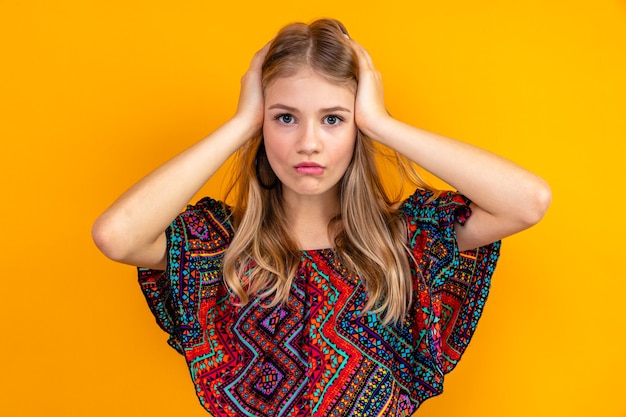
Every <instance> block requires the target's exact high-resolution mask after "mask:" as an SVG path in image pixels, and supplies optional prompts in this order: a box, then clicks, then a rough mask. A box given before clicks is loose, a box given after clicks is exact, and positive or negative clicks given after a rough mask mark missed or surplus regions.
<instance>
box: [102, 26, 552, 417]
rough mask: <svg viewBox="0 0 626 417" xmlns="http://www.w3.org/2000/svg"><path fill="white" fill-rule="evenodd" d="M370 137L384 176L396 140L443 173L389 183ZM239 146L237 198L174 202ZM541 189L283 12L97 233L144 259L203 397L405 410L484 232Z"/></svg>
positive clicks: (468, 289) (483, 246) (434, 353)
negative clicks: (201, 129) (409, 183)
mask: <svg viewBox="0 0 626 417" xmlns="http://www.w3.org/2000/svg"><path fill="white" fill-rule="evenodd" d="M374 142H377V143H378V145H375V143H374ZM380 145H382V146H380ZM380 148H387V149H391V150H393V151H395V152H396V153H397V156H398V164H397V166H398V167H399V168H400V169H401V171H402V175H400V176H398V178H407V175H408V177H411V178H413V177H414V176H413V175H411V169H410V166H411V165H410V163H408V161H406V159H408V160H410V161H412V162H414V163H416V164H418V165H420V166H422V167H423V168H425V169H427V170H429V171H430V172H432V173H434V174H435V175H437V176H438V177H440V178H442V179H443V180H444V181H446V182H447V183H448V184H451V185H452V186H453V187H455V188H456V189H457V190H459V192H458V193H457V192H451V191H447V192H436V191H434V190H431V189H429V188H428V187H426V186H425V185H424V184H423V183H417V184H415V187H416V188H417V189H416V190H415V192H414V193H413V194H412V195H411V196H410V197H409V198H408V199H406V200H405V201H402V202H400V201H396V200H394V199H392V198H391V197H389V196H388V193H387V191H386V189H385V187H384V184H383V183H382V181H381V178H380V176H379V174H378V171H377V162H376V154H377V149H380ZM238 150H239V158H240V164H239V167H240V168H239V172H238V173H237V174H236V175H235V177H234V178H235V181H234V184H233V188H232V189H231V191H232V192H233V193H234V204H232V206H228V205H226V204H225V203H223V202H219V201H216V200H213V199H211V198H205V199H202V200H201V201H199V202H198V203H197V204H196V205H194V206H189V207H188V208H187V209H186V210H185V211H184V212H183V213H182V214H179V212H180V210H181V209H182V208H183V207H184V206H185V204H187V202H188V201H189V200H190V199H191V198H192V197H193V195H194V194H195V193H196V192H197V191H198V190H199V189H200V187H201V186H202V185H203V184H204V183H205V182H206V181H207V180H208V179H209V178H210V177H211V176H212V175H213V174H214V173H215V171H216V170H217V169H218V168H219V167H220V165H221V164H222V163H223V162H224V161H226V159H227V158H228V157H229V156H231V154H233V153H234V152H236V151H238ZM400 155H402V156H400ZM460 193H462V194H460ZM470 201H471V202H470ZM549 202H550V190H549V188H548V186H547V185H546V183H545V182H544V181H543V180H542V179H540V178H539V177H537V176H536V175H534V174H532V173H530V172H528V171H526V170H524V169H522V168H520V167H518V166H516V165H515V164H513V163H511V162H509V161H506V160H504V159H502V158H500V157H497V156H495V155H493V154H491V153H488V152H486V151H483V150H480V149H477V148H475V147H473V146H471V145H468V144H465V143H461V142H457V141H454V140H451V139H448V138H444V137H441V136H438V135H435V134H432V133H428V132H425V131H423V130H420V129H418V128H415V127H412V126H409V125H407V124H404V123H402V122H400V121H398V120H396V119H394V118H392V117H391V116H390V115H389V114H388V113H387V111H386V110H385V106H384V100H383V87H382V83H381V77H380V74H379V73H378V72H377V70H376V68H375V67H374V66H373V64H372V60H371V59H370V56H369V55H368V53H367V52H366V51H365V50H364V49H363V48H362V47H361V46H360V45H359V44H358V43H356V42H355V41H354V40H351V39H350V38H349V37H348V35H347V31H346V29H345V28H344V26H343V25H342V24H341V23H339V22H337V21H334V20H328V19H323V20H317V21H314V22H312V23H311V24H308V25H307V24H302V23H298V24H291V25H288V26H286V27H285V28H283V29H282V30H281V31H280V32H279V33H278V35H277V36H276V38H275V39H273V40H272V41H271V42H270V43H269V44H268V45H266V46H265V47H264V48H263V49H262V50H261V51H259V52H258V53H257V54H256V55H255V56H254V58H253V59H252V62H251V65H250V68H249V70H248V71H247V73H246V74H245V75H244V77H243V79H242V87H241V94H240V99H239V105H238V108H237V111H236V113H235V115H234V116H233V118H232V119H230V120H228V121H227V122H226V123H224V125H222V126H221V127H220V128H219V129H217V130H216V131H215V132H213V133H212V134H211V135H209V136H208V137H206V138H205V139H203V140H202V141H200V142H198V143H197V144H196V145H194V146H193V147H191V148H190V149H188V150H186V151H185V152H183V153H182V154H180V155H178V156H177V157H175V158H173V159H172V160H170V161H169V162H167V163H166V164H164V165H163V166H161V167H160V168H158V169H156V170H155V171H154V172H152V173H151V174H149V175H148V176H147V177H145V178H144V179H142V180H141V181H139V182H138V183H137V184H136V185H135V186H133V187H132V188H131V189H130V190H128V191H126V192H125V193H124V194H123V195H122V196H121V197H120V198H119V199H118V200H117V201H116V202H115V203H114V204H113V205H112V206H111V207H110V208H109V209H107V210H106V211H105V212H104V213H103V214H102V215H101V216H100V217H99V218H98V220H97V221H96V223H95V225H94V228H93V236H94V240H95V242H96V244H97V245H98V247H99V248H100V249H101V250H102V252H103V253H104V254H105V255H107V256H108V257H110V258H111V259H114V260H116V261H119V262H124V263H128V264H132V265H138V266H139V267H140V268H139V280H140V284H141V287H142V290H143V291H144V294H145V296H146V299H147V301H148V304H149V306H150V308H151V309H152V311H153V313H154V314H155V316H156V318H157V321H158V323H159V325H160V326H161V327H162V328H163V329H164V330H165V331H167V332H168V333H169V335H170V339H169V343H170V344H171V345H172V346H173V347H174V348H176V349H177V350H178V351H179V352H180V353H181V354H183V355H184V356H185V358H186V360H187V364H188V366H189V368H190V371H191V376H192V379H193V381H194V384H195V387H196V390H197V395H198V397H199V399H200V401H201V403H202V405H203V406H204V407H205V408H206V409H207V410H208V411H209V412H210V413H212V414H213V415H215V416H296V415H298V416H300V415H315V416H327V415H328V416H331V415H332V416H364V415H380V416H383V415H384V416H404V415H407V416H408V415H411V414H412V413H413V412H414V411H415V410H416V409H417V408H418V407H419V405H420V404H421V403H422V402H423V401H424V400H426V399H427V398H429V397H431V396H433V395H436V394H439V393H441V391H442V384H443V376H444V374H445V373H447V372H449V371H450V370H451V369H452V368H453V367H454V365H455V364H456V363H457V361H458V359H459V358H460V356H461V354H462V353H463V351H464V350H465V348H466V346H467V344H468V343H469V340H470V338H471V336H472V333H473V331H474V329H475V327H476V324H477V321H478V319H479V317H480V314H481V312H482V308H483V305H484V302H485V300H486V297H487V292H488V289H489V282H490V278H491V275H492V273H493V271H494V268H495V264H496V260H497V257H498V253H499V240H500V239H501V238H503V237H505V236H508V235H511V234H513V233H516V232H519V231H521V230H523V229H525V228H527V227H529V226H531V225H533V224H535V223H536V222H538V221H539V220H540V219H541V218H542V216H543V215H544V212H545V211H546V209H547V207H548V205H549Z"/></svg>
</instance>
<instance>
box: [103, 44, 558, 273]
mask: <svg viewBox="0 0 626 417" xmlns="http://www.w3.org/2000/svg"><path fill="white" fill-rule="evenodd" d="M350 42H351V44H352V46H353V48H354V50H355V51H356V54H357V57H358V63H359V85H358V87H357V91H356V95H355V94H354V92H353V91H351V90H350V89H349V88H348V87H345V86H341V87H340V86H337V85H331V86H332V87H333V88H335V89H337V88H339V89H344V90H345V91H343V92H342V93H338V94H336V95H332V100H330V101H329V103H330V104H326V101H328V100H326V101H324V100H322V101H315V100H304V101H302V100H301V99H299V98H298V96H297V95H296V94H288V93H289V91H299V90H300V88H299V87H298V80H297V79H296V78H298V77H300V78H299V82H301V83H305V84H308V85H311V83H318V84H317V85H316V88H315V89H313V91H314V92H317V91H320V88H321V86H324V85H323V84H320V83H324V82H326V83H327V84H330V83H328V82H327V81H325V80H323V79H321V77H319V76H317V75H315V74H314V73H311V71H310V70H308V69H307V68H304V69H303V71H300V72H298V74H296V75H295V76H293V77H289V78H293V79H279V80H277V81H276V82H275V83H274V84H271V85H270V86H268V88H267V90H266V91H265V97H264V92H263V91H262V87H261V65H262V62H263V59H264V57H265V55H266V54H267V50H268V47H269V45H266V46H265V47H264V48H263V49H262V50H260V51H259V52H257V53H256V54H255V56H254V57H253V59H252V62H251V64H250V67H249V69H248V71H247V72H246V74H245V75H244V76H243V77H242V82H241V93H240V97H239V104H238V107H237V111H236V112H235V115H234V116H233V117H232V118H231V119H230V120H228V121H227V122H226V123H224V124H223V125H222V126H221V127H220V128H218V129H217V130H216V131H214V132H213V133H212V134H210V135H209V136H207V137H206V138H204V139H203V140H201V141H199V142H198V143H196V144H195V145H194V146H192V147H190V148H189V149H187V150H185V151H184V152H182V153H181V154H179V155H178V156H176V157H174V158H172V159H171V160H169V161H168V162H166V163H165V164H163V165H162V166H160V167H159V168H157V169H156V170H154V171H153V172H151V173H150V174H148V175H147V176H146V177H144V178H143V179H142V180H140V181H139V182H138V183H136V184H135V185H134V186H133V187H131V188H130V189H129V190H127V191H126V192H125V193H124V194H123V195H122V196H121V197H120V198H119V199H118V200H117V201H115V202H114V203H113V204H112V205H111V207H109V208H108V209H107V210H106V211H105V212H104V213H103V214H102V215H101V216H100V217H99V218H98V219H97V220H96V222H95V223H94V226H93V231H92V234H93V237H94V241H95V242H96V244H97V246H98V247H99V248H100V250H101V251H102V252H103V253H104V254H105V255H107V256H108V257H110V258H111V259H113V260H116V261H118V262H122V263H127V264H131V265H138V266H144V267H150V268H154V269H165V267H166V237H165V232H164V231H165V229H166V228H167V226H168V225H169V224H170V223H171V222H172V220H173V219H174V218H175V217H176V216H177V215H178V214H179V213H180V211H181V209H182V208H183V207H184V206H185V205H186V204H187V203H188V202H189V200H190V199H191V198H192V197H193V196H194V195H195V193H196V192H197V191H198V190H199V189H200V188H201V187H202V185H204V183H205V182H206V181H207V180H208V179H209V178H210V177H211V176H212V175H213V174H214V173H215V172H216V171H217V169H218V168H219V167H220V166H221V165H222V164H223V163H224V162H225V161H226V159H227V158H228V157H229V156H230V155H232V154H233V153H234V152H235V151H236V150H237V149H238V148H240V147H241V146H242V145H243V144H244V143H245V142H246V141H247V140H249V139H250V138H252V137H254V136H255V135H256V134H258V132H259V131H260V130H261V129H264V135H265V137H266V148H267V151H268V159H269V160H270V162H271V164H272V167H273V168H274V169H275V171H281V169H282V168H281V166H282V167H283V168H284V172H277V174H278V176H279V178H280V179H281V182H283V192H284V200H285V204H286V205H287V213H288V221H289V222H290V224H291V225H292V226H293V227H292V229H291V230H293V232H294V237H295V239H296V241H297V242H299V244H300V246H301V249H316V248H322V247H331V246H332V244H331V242H332V237H331V236H328V234H327V225H328V222H329V220H330V219H331V218H332V217H333V216H334V215H336V214H337V211H338V207H339V195H338V192H337V185H336V182H334V179H335V178H340V175H339V176H338V175H337V174H336V173H337V171H336V169H337V168H341V167H342V166H343V164H344V163H345V161H344V159H342V158H341V157H338V158H337V159H332V158H331V156H337V155H343V154H342V153H341V152H344V151H345V149H343V148H341V147H340V148H336V149H330V148H329V146H331V144H332V143H335V144H336V142H337V141H336V140H331V139H336V138H337V137H341V138H349V134H352V132H351V131H350V129H352V130H353V132H356V128H358V129H360V130H361V131H362V132H363V133H365V134H366V135H368V136H369V137H371V138H372V139H374V140H376V141H378V142H380V143H382V144H384V145H386V146H389V147H390V148H392V149H395V150H396V151H398V152H399V153H401V154H403V155H405V156H407V157H408V158H409V159H411V160H412V161H414V162H415V163H417V164H418V165H420V166H422V167H423V168H425V169H427V170H428V171H430V172H431V173H433V174H434V175H436V176H438V177H439V178H441V179H442V180H444V181H445V182H447V183H448V184H450V185H452V186H453V187H454V188H456V189H457V190H459V191H460V192H461V193H463V194H465V195H466V196H467V197H468V198H470V199H471V200H472V211H473V214H472V216H471V217H470V219H469V220H468V221H467V222H466V224H465V225H464V226H460V225H457V226H456V232H457V244H458V246H459V249H461V250H467V249H472V248H475V247H478V246H482V245H485V244H488V243H491V242H493V241H496V240H499V239H502V238H504V237H506V236H509V235H512V234H514V233H517V232H519V231H521V230H524V229H526V228H528V227H530V226H532V225H533V224H535V223H537V222H538V221H539V220H540V219H541V218H542V217H543V215H544V213H545V211H546V210H547V208H548V206H549V204H550V200H551V193H550V188H549V187H548V185H547V184H546V183H545V181H544V180H542V179H541V178H540V177H538V176H536V175H535V174H533V173H531V172H529V171H527V170H525V169H523V168H521V167H519V166H518V165H516V164H514V163H512V162H510V161H508V160H506V159H504V158H501V157H499V156H496V155H494V154H492V153H490V152H487V151H485V150H482V149H479V148H477V147H475V146H472V145H469V144H466V143H463V142H459V141H456V140H453V139H449V138H446V137H443V136H440V135H437V134H434V133H430V132H427V131H424V130H422V129H419V128H416V127H413V126H410V125H408V124H405V123H403V122H401V121H399V120H396V119H394V118H392V117H391V116H390V115H389V114H388V112H387V111H386V108H385V105H384V95H383V84H382V81H381V76H380V73H379V72H378V71H377V70H376V68H375V67H374V65H373V63H372V60H371V58H370V56H369V54H368V53H367V51H366V50H365V49H363V48H362V47H361V46H360V45H359V44H358V43H357V42H355V41H353V40H350ZM307 77H308V78H307ZM294 83H295V84H294ZM290 84H291V90H290ZM331 86H324V87H327V90H328V91H327V92H328V93H332V91H337V90H333V88H331ZM318 87H319V88H318ZM346 92H347V93H346ZM308 97H311V95H310V94H309V96H308ZM327 97H329V95H327ZM323 101H324V104H320V103H322V102H323ZM277 104H279V105H282V106H283V107H282V108H281V107H280V106H278V107H277V106H276V105H277ZM272 106H273V107H272ZM285 106H286V107H288V109H285ZM329 106H330V107H332V109H330V108H329ZM338 107H340V108H341V109H343V110H341V109H337V108H338ZM330 110H332V111H330ZM285 113H287V114H291V115H292V116H294V118H295V120H296V122H294V123H293V126H292V123H291V122H292V121H293V120H292V119H289V117H288V116H286V117H285V118H284V119H281V120H282V122H287V123H284V124H283V125H281V124H276V123H275V122H276V120H277V119H275V117H276V116H277V114H285ZM333 116H341V117H342V118H343V121H342V123H343V124H342V125H341V126H340V127H335V126H331V123H329V122H330V121H333V120H334V119H332V117H333ZM329 117H330V118H329ZM329 126H331V127H329ZM346 132H348V133H349V134H348V133H346ZM272 138H275V139H272ZM290 138H291V139H290ZM353 138H354V135H352V140H353ZM272 140H275V141H276V142H275V143H276V144H277V146H276V149H277V150H280V149H285V146H284V143H283V144H282V145H280V141H281V140H282V141H289V140H293V141H292V142H289V143H291V145H290V146H289V147H288V148H289V149H290V152H289V151H285V153H279V152H278V151H277V152H274V151H272V150H271V149H270V148H271V147H272ZM346 140H347V141H348V142H349V140H350V139H346ZM345 145H346V142H345V141H344V148H345ZM347 145H349V143H347ZM340 151H341V152H340ZM344 153H345V152H344ZM272 159H274V160H272ZM302 160H310V161H315V162H316V163H319V164H320V165H323V167H324V169H323V174H319V173H317V174H316V173H315V172H313V174H311V172H308V171H307V172H304V173H303V171H306V169H305V170H300V174H302V175H300V176H298V175H294V174H293V172H291V171H289V167H291V168H294V167H293V165H294V163H296V164H297V163H300V162H302ZM283 162H284V163H283ZM281 163H283V164H282V165H281ZM331 171H333V172H331ZM344 171H345V169H344Z"/></svg>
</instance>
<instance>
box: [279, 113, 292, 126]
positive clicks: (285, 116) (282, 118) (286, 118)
mask: <svg viewBox="0 0 626 417" xmlns="http://www.w3.org/2000/svg"><path fill="white" fill-rule="evenodd" d="M277 119H278V120H280V121H281V122H283V123H285V124H290V123H293V116H292V115H290V114H280V115H278V117H277Z"/></svg>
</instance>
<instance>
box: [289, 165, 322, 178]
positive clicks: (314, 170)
mask: <svg viewBox="0 0 626 417" xmlns="http://www.w3.org/2000/svg"><path fill="white" fill-rule="evenodd" d="M295 169H296V172H297V173H298V174H301V175H322V174H323V173H324V167H323V166H321V165H320V164H317V163H315V162H300V163H299V164H298V165H296V166H295Z"/></svg>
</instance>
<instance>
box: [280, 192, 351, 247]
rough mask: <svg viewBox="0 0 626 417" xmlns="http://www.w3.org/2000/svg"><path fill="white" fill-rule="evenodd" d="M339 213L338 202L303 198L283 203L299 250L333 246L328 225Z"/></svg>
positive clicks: (332, 237) (332, 238)
mask: <svg viewBox="0 0 626 417" xmlns="http://www.w3.org/2000/svg"><path fill="white" fill-rule="evenodd" d="M339 213H340V205H339V201H333V200H330V201H329V200H328V199H316V198H311V199H308V198H305V199H295V200H292V201H289V202H285V216H286V220H287V223H288V224H289V230H290V232H291V233H292V236H293V238H294V240H295V241H296V242H297V244H298V247H299V249H302V250H312V249H326V248H331V247H333V246H334V244H333V241H334V235H333V236H331V235H329V229H328V225H329V223H330V221H331V219H333V218H334V217H336V216H337V215H338V214H339Z"/></svg>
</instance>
